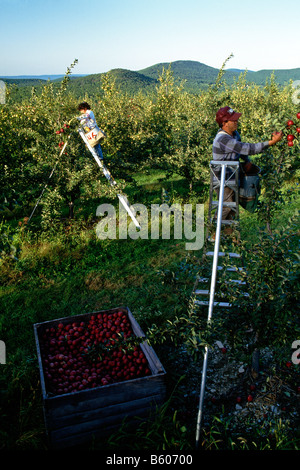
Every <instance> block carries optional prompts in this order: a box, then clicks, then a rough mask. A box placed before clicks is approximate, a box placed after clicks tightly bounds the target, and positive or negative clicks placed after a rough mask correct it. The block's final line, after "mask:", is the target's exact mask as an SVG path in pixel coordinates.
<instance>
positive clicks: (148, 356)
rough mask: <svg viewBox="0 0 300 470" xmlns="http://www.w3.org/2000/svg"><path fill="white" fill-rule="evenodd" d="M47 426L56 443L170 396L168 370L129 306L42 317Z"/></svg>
mask: <svg viewBox="0 0 300 470" xmlns="http://www.w3.org/2000/svg"><path fill="white" fill-rule="evenodd" d="M34 334H35V340H36V347H37V355H38V361H39V368H40V377H41V388H42V395H43V408H44V418H45V425H46V432H47V435H48V438H49V441H50V444H51V445H52V447H64V446H69V445H76V444H77V443H78V442H84V441H87V440H89V439H91V438H92V437H97V436H102V435H107V434H108V433H109V432H112V431H114V430H116V429H117V428H118V427H119V426H120V425H121V424H122V422H123V420H124V419H125V420H127V421H128V422H130V421H131V420H132V419H134V418H136V417H139V418H140V417H143V416H147V415H148V414H149V413H150V411H153V409H154V408H155V407H157V405H159V404H161V403H163V400H164V398H165V391H166V390H165V375H166V373H165V370H164V368H163V366H162V364H161V363H160V361H159V359H158V357H157V355H156V354H155V352H154V350H153V348H152V347H151V346H150V345H149V344H148V342H147V341H146V339H145V335H144V333H143V331H142V330H141V328H140V326H139V325H138V323H137V321H136V320H135V318H134V317H133V315H132V313H131V312H130V310H129V309H128V308H127V307H126V308H125V307H118V308H115V309H111V310H103V311H98V312H92V313H88V314H82V315H77V316H70V317H65V318H60V319H57V320H52V321H47V322H43V323H37V324H35V325H34Z"/></svg>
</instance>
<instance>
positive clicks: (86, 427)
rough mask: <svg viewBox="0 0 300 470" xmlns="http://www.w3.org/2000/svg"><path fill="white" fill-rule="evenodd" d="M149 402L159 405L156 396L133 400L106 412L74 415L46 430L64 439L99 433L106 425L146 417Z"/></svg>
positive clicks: (112, 407) (96, 411) (95, 411)
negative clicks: (92, 432)
mask: <svg viewBox="0 0 300 470" xmlns="http://www.w3.org/2000/svg"><path fill="white" fill-rule="evenodd" d="M150 401H151V403H152V406H157V405H159V404H160V403H161V397H160V396H159V395H157V396H153V397H148V398H143V399H141V400H133V401H131V402H128V403H126V406H122V405H121V404H116V405H114V406H110V407H108V408H107V410H105V408H102V409H101V410H100V411H99V410H97V409H95V410H94V412H92V410H91V411H90V412H89V413H87V414H82V415H76V416H75V415H74V416H73V417H70V418H73V419H69V420H67V421H65V422H63V421H61V422H58V423H57V425H56V426H55V427H54V428H53V431H52V429H51V428H49V427H48V430H49V432H51V434H52V436H56V438H61V437H65V436H67V435H69V436H72V435H75V434H79V433H80V432H86V431H90V430H92V429H98V430H99V433H100V432H102V430H103V428H104V427H105V426H106V425H120V424H121V423H122V421H123V420H124V419H125V418H127V417H139V416H147V414H149V410H150V408H149V402H150Z"/></svg>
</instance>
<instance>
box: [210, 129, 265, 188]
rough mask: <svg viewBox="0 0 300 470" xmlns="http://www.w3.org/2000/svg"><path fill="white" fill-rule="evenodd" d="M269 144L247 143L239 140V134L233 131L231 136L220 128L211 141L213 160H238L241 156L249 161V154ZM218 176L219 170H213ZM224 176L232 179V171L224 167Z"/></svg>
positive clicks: (253, 153) (259, 150) (258, 151)
mask: <svg viewBox="0 0 300 470" xmlns="http://www.w3.org/2000/svg"><path fill="white" fill-rule="evenodd" d="M268 146H269V142H268V141H266V142H259V143H257V144H248V143H243V142H241V137H240V134H239V133H238V132H237V131H234V133H233V135H232V136H231V135H230V134H228V133H227V132H225V131H223V130H222V129H220V130H219V132H218V133H217V135H216V137H215V139H214V141H213V147H212V152H213V160H234V161H239V159H240V158H242V159H243V160H244V161H245V162H248V161H249V155H256V154H257V153H261V152H262V151H263V150H264V149H266V148H267V147H268ZM215 174H216V176H217V177H218V178H220V175H221V171H215ZM226 178H227V179H232V178H233V172H232V170H231V169H230V168H226Z"/></svg>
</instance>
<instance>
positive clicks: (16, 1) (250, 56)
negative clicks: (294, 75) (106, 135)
mask: <svg viewBox="0 0 300 470" xmlns="http://www.w3.org/2000/svg"><path fill="white" fill-rule="evenodd" d="M0 22H1V27H0V41H1V42H0V44H1V47H0V77H1V76H2V77H4V76H16V75H44V74H49V75H50V74H51V75H52V74H59V75H62V74H64V73H65V72H66V70H67V67H69V66H70V65H71V63H72V62H73V61H74V59H78V64H77V65H76V67H75V68H74V69H73V73H74V74H93V73H104V72H108V71H109V70H111V69H114V68H124V69H129V70H134V71H138V70H142V69H143V68H146V67H149V66H151V65H155V64H158V63H161V62H167V63H169V62H175V61H177V60H194V61H198V62H202V63H204V64H206V65H209V66H211V67H215V68H218V69H219V68H220V67H221V66H222V64H223V63H224V61H225V60H226V59H227V58H228V57H229V55H230V54H233V57H232V58H231V59H230V60H229V61H228V62H227V65H226V68H238V69H247V70H254V71H257V70H262V69H270V70H274V69H291V68H298V67H300V54H299V51H300V47H299V43H300V35H299V24H300V5H299V0H289V1H288V2H283V1H282V0H252V1H251V2H250V1H249V2H248V1H244V2H243V1H239V2H236V1H231V2H224V1H221V0H152V1H144V0H90V1H87V0H0Z"/></svg>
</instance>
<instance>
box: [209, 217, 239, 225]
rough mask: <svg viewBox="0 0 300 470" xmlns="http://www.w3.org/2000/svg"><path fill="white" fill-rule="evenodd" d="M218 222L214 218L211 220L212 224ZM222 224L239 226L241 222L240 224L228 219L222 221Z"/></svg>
mask: <svg viewBox="0 0 300 470" xmlns="http://www.w3.org/2000/svg"><path fill="white" fill-rule="evenodd" d="M216 222H217V221H216V220H215V219H214V218H213V219H211V220H210V223H211V224H212V223H216ZM221 223H222V225H238V223H239V222H238V220H226V219H224V220H222V221H221Z"/></svg>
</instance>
